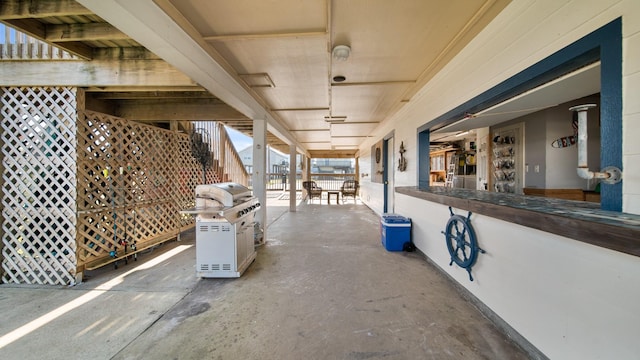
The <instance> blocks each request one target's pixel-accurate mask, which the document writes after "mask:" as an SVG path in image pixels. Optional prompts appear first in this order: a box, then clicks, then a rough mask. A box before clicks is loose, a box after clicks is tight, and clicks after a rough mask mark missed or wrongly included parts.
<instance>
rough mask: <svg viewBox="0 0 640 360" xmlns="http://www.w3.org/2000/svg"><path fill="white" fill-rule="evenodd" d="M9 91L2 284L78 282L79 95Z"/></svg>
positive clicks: (52, 90)
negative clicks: (77, 137)
mask: <svg viewBox="0 0 640 360" xmlns="http://www.w3.org/2000/svg"><path fill="white" fill-rule="evenodd" d="M1 89H2V156H3V161H2V163H3V174H2V181H3V183H2V195H3V196H2V206H3V209H2V215H3V226H2V228H3V230H4V234H3V237H2V244H3V248H2V255H3V261H2V268H3V270H4V275H3V279H2V280H3V281H4V282H14V283H27V284H71V283H74V281H75V272H76V217H75V214H76V201H75V199H76V169H75V165H76V151H75V137H76V104H75V90H74V89H71V88H1Z"/></svg>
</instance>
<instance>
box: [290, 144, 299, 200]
mask: <svg viewBox="0 0 640 360" xmlns="http://www.w3.org/2000/svg"><path fill="white" fill-rule="evenodd" d="M296 155H297V153H296V146H295V145H293V144H292V145H289V211H290V212H295V211H296V203H297V199H296V190H297V189H296V185H297V184H296V167H298V163H297V161H296Z"/></svg>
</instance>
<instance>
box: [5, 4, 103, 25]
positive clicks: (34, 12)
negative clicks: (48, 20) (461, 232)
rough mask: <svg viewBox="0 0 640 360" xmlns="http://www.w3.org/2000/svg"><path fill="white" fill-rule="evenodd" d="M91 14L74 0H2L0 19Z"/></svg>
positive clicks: (91, 13)
mask: <svg viewBox="0 0 640 360" xmlns="http://www.w3.org/2000/svg"><path fill="white" fill-rule="evenodd" d="M73 15H93V12H91V11H90V10H89V9H87V8H86V7H84V6H82V5H80V4H79V3H78V2H76V1H75V0H2V1H0V20H7V19H20V18H45V17H53V16H73Z"/></svg>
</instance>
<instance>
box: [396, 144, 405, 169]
mask: <svg viewBox="0 0 640 360" xmlns="http://www.w3.org/2000/svg"><path fill="white" fill-rule="evenodd" d="M406 151H407V150H405V148H404V141H402V142H400V160H398V170H399V171H405V170H407V159H406V158H405V157H404V153H405V152H406Z"/></svg>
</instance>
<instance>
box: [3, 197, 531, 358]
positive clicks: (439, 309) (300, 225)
mask: <svg viewBox="0 0 640 360" xmlns="http://www.w3.org/2000/svg"><path fill="white" fill-rule="evenodd" d="M325 200H326V199H325ZM288 202H289V201H288V198H287V199H283V198H280V199H278V198H275V197H273V198H270V199H269V201H268V210H267V213H268V223H269V226H268V231H267V238H266V240H267V241H266V244H265V245H263V246H261V247H259V248H258V255H257V259H256V261H255V262H254V263H253V264H252V265H251V266H250V267H249V268H248V270H247V271H246V272H245V274H244V275H243V276H242V277H240V278H238V279H199V278H196V277H195V246H194V244H195V239H194V232H193V231H189V232H186V233H184V234H183V236H182V237H181V241H173V242H169V243H166V244H165V245H162V246H159V247H158V248H156V249H154V250H153V251H152V252H149V253H146V254H142V255H141V256H140V257H139V259H138V261H136V262H129V263H128V264H127V265H124V264H123V265H122V266H120V267H119V268H118V269H117V270H115V269H114V268H113V267H112V266H106V267H104V268H101V269H98V270H95V271H92V272H90V273H87V276H86V278H85V281H84V282H83V283H81V284H79V285H76V286H74V287H68V288H61V287H48V286H23V285H13V284H3V285H0V313H1V314H2V321H1V322H0V359H45V358H46V359H65V360H69V359H527V358H528V357H527V355H526V354H525V353H524V352H523V351H522V350H521V349H520V348H519V347H518V346H516V345H515V344H514V343H513V342H512V341H511V340H510V339H509V338H507V337H506V336H505V335H504V334H502V333H501V332H500V331H499V330H498V329H497V328H496V327H495V326H494V325H493V324H492V323H491V322H490V321H489V320H488V319H486V318H485V317H484V316H483V315H482V314H481V313H480V312H479V311H478V310H477V309H476V307H474V306H473V305H472V304H471V303H469V302H468V301H467V300H465V299H464V297H463V296H461V294H460V293H459V292H458V290H457V288H456V287H455V286H453V284H451V282H450V280H449V279H447V278H445V277H443V276H442V275H441V274H440V273H439V271H438V270H437V269H436V268H434V267H433V265H430V263H429V262H427V261H426V260H425V258H424V257H423V255H421V254H420V253H418V252H414V253H403V252H387V251H386V250H385V249H384V248H383V247H382V246H381V244H380V232H379V231H380V229H379V219H378V217H377V215H376V214H374V213H373V212H372V211H371V210H370V209H369V208H367V207H366V206H363V205H361V204H353V203H348V204H341V205H327V204H326V201H322V202H318V201H317V200H315V201H314V203H310V204H301V205H300V206H299V207H298V211H296V212H288V211H287V210H288Z"/></svg>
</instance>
